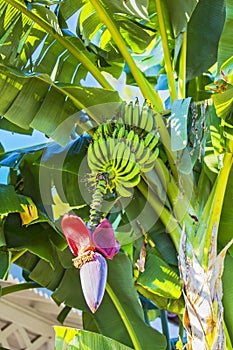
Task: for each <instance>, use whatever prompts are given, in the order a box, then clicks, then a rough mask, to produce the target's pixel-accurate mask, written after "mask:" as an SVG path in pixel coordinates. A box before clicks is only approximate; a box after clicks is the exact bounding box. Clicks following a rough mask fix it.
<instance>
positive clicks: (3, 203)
mask: <svg viewBox="0 0 233 350" xmlns="http://www.w3.org/2000/svg"><path fill="white" fill-rule="evenodd" d="M22 211H23V208H22V207H21V205H20V200H19V197H18V196H17V194H16V192H15V191H14V187H13V186H10V185H1V184H0V215H1V214H8V213H13V212H22Z"/></svg>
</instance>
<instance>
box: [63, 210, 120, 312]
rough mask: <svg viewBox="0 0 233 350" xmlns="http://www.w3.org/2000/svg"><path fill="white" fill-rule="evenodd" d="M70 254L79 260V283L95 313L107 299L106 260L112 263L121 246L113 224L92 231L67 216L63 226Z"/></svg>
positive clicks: (74, 262) (72, 217)
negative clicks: (104, 299)
mask: <svg viewBox="0 0 233 350" xmlns="http://www.w3.org/2000/svg"><path fill="white" fill-rule="evenodd" d="M61 226H62V230H63V232H64V235H65V237H66V240H67V243H68V245H69V248H70V250H71V252H72V253H73V254H74V255H75V256H76V257H75V258H74V259H73V264H74V266H75V267H76V268H78V269H80V281H81V286H82V291H83V295H84V298H85V300H86V303H87V305H88V307H89V308H90V310H91V311H92V312H93V313H95V312H96V310H97V309H98V307H99V305H100V304H101V301H102V299H103V296H104V292H105V287H106V281H107V263H106V260H105V258H107V259H113V257H114V255H115V254H116V253H117V252H118V251H119V249H120V244H119V243H118V242H117V240H116V239H115V237H114V231H113V228H112V225H111V224H110V222H109V221H108V220H107V219H106V218H104V219H103V220H102V221H101V223H100V224H99V225H98V226H97V227H96V228H95V229H94V231H93V232H92V231H90V230H89V229H88V228H87V226H86V224H85V223H84V222H83V220H82V219H81V218H80V217H79V216H76V215H71V214H66V215H64V216H63V218H62V222H61Z"/></svg>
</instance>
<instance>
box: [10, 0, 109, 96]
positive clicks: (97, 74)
mask: <svg viewBox="0 0 233 350" xmlns="http://www.w3.org/2000/svg"><path fill="white" fill-rule="evenodd" d="M5 2H7V3H8V4H10V5H11V6H13V7H14V8H16V9H17V10H19V11H20V12H21V13H24V14H25V15H26V16H27V17H28V18H30V19H31V20H32V21H34V22H35V23H37V24H38V25H39V26H40V27H41V28H43V29H44V30H45V32H47V33H49V34H50V35H52V36H53V37H54V38H55V39H56V40H57V41H58V42H59V43H60V44H61V45H62V46H63V47H64V48H66V49H67V50H68V51H69V52H70V53H71V55H72V56H73V57H75V58H76V59H77V60H79V61H80V62H81V63H82V64H83V66H84V67H85V68H86V69H87V70H88V71H89V72H90V73H91V74H92V75H93V77H94V78H95V79H96V80H97V81H98V82H99V84H100V85H101V86H102V87H103V88H106V89H110V90H112V89H113V87H112V86H111V85H110V84H109V82H108V81H107V80H106V79H105V77H104V76H103V75H102V74H101V73H100V71H99V70H98V68H97V67H96V66H95V65H94V64H93V63H92V62H91V61H90V60H89V58H88V57H87V56H86V55H85V53H83V52H81V51H79V50H78V48H77V47H76V46H75V45H74V44H72V42H70V41H68V40H66V38H65V37H63V36H62V35H60V34H59V33H57V32H55V30H54V28H53V27H52V26H51V25H50V24H49V23H48V22H47V21H45V20H44V19H43V18H41V17H39V16H38V15H37V14H36V13H35V12H32V11H29V10H28V9H27V7H26V6H25V5H24V4H23V3H21V2H19V0H5Z"/></svg>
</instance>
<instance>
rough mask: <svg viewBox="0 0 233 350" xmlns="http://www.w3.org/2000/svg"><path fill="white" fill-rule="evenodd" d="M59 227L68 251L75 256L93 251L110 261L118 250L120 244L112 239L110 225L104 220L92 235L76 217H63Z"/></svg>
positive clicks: (67, 215) (112, 232)
mask: <svg viewBox="0 0 233 350" xmlns="http://www.w3.org/2000/svg"><path fill="white" fill-rule="evenodd" d="M61 225H62V230H63V232H64V235H65V237H66V240H67V242H68V244H69V247H70V250H71V252H72V253H73V254H74V255H75V256H79V255H80V254H81V253H82V252H85V251H87V250H93V251H97V252H99V253H101V254H102V255H103V256H104V257H105V258H107V259H112V258H113V257H114V255H115V254H116V253H117V252H118V251H119V249H120V244H119V243H118V242H117V240H116V239H115V237H114V231H113V228H112V225H111V224H110V222H109V221H108V220H107V219H106V218H104V219H103V220H102V222H101V223H100V224H99V225H98V226H97V227H96V229H95V230H94V232H93V233H92V232H91V231H90V230H89V229H88V228H87V227H86V225H85V223H84V222H83V220H82V219H81V218H80V217H79V216H76V215H71V214H66V215H64V216H63V218H62V224H61Z"/></svg>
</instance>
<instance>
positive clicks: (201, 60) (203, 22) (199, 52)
mask: <svg viewBox="0 0 233 350" xmlns="http://www.w3.org/2000/svg"><path fill="white" fill-rule="evenodd" d="M224 21H225V1H224V0H219V1H217V2H216V1H212V0H200V1H199V2H198V4H197V6H196V7H195V10H194V11H193V14H192V16H191V18H190V21H189V22H188V31H187V33H188V34H187V36H188V37H187V42H188V47H187V78H188V79H191V78H194V77H195V76H198V75H200V74H202V73H203V72H205V71H207V70H208V69H209V68H210V67H211V66H212V65H213V64H214V63H215V62H216V61H217V50H218V42H219V38H220V35H221V32H222V29H223V25H224Z"/></svg>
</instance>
